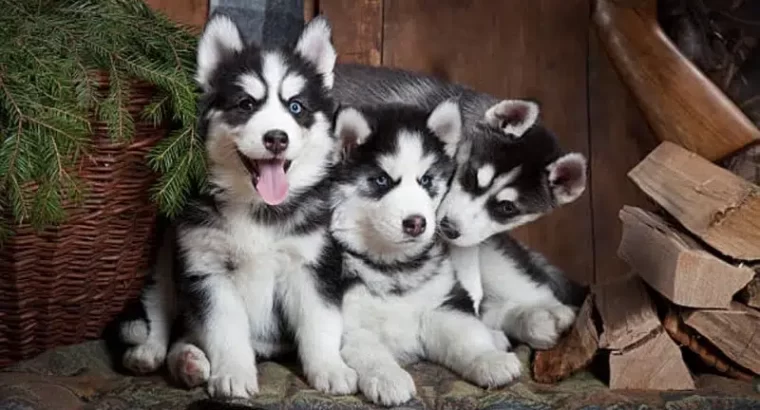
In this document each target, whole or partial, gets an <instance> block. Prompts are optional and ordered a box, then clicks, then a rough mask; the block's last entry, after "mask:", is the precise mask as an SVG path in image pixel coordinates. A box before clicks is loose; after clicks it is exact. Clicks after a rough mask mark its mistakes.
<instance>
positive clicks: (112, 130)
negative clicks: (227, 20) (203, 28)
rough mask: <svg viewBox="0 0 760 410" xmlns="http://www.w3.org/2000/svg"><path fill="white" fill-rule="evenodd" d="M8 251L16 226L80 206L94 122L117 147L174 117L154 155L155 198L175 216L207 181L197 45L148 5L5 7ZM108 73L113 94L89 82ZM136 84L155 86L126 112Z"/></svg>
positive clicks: (47, 0) (2, 54)
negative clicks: (144, 123) (147, 98)
mask: <svg viewBox="0 0 760 410" xmlns="http://www.w3.org/2000/svg"><path fill="white" fill-rule="evenodd" d="M0 7H2V8H3V10H4V13H2V14H0V38H2V39H3V40H4V41H3V42H0V132H1V133H2V136H3V138H2V140H0V173H2V175H0V192H2V193H3V195H2V196H1V198H0V212H2V213H1V215H3V218H0V243H2V240H3V238H6V237H7V236H6V235H4V234H3V232H5V230H4V229H5V227H9V226H11V225H9V224H8V222H9V221H8V220H6V218H5V217H6V216H8V215H9V214H10V216H11V218H12V220H13V223H14V224H15V223H23V222H28V223H31V224H32V225H34V226H37V227H42V226H44V225H45V224H49V223H57V222H60V221H61V220H63V218H64V217H65V213H64V211H63V201H64V198H81V195H82V192H84V189H83V185H82V181H80V180H79V179H78V177H77V176H76V175H74V174H72V173H71V170H73V169H75V166H76V164H77V161H78V160H79V159H80V158H81V155H82V154H83V153H86V152H88V151H89V150H90V149H91V148H92V139H91V133H92V129H91V125H90V122H91V121H92V120H99V121H103V122H104V123H106V124H107V127H108V132H109V136H110V137H111V138H113V139H114V141H127V140H129V139H130V138H131V137H132V136H133V135H134V127H135V124H134V121H135V120H136V119H138V118H141V119H144V120H148V121H151V122H152V123H153V124H155V125H161V124H166V121H167V120H169V119H171V120H172V121H173V125H174V126H175V127H176V131H175V132H173V133H172V134H171V135H170V136H168V137H167V139H166V140H164V141H161V142H160V143H159V144H158V145H157V146H156V147H155V149H154V150H153V151H152V152H151V155H150V159H149V166H150V167H151V168H152V169H154V170H156V171H159V172H160V174H161V175H160V179H159V182H158V184H157V185H156V187H155V189H154V190H153V197H154V199H155V200H156V201H157V202H158V204H159V207H160V209H161V210H162V211H163V212H165V213H167V214H169V215H175V214H176V213H177V212H178V211H179V210H181V208H182V207H183V206H184V203H185V202H186V200H187V197H188V195H189V192H190V191H191V188H192V187H193V186H196V185H198V184H203V183H204V180H205V172H206V171H205V158H204V150H203V143H202V142H201V141H200V139H199V138H197V136H196V134H195V129H194V126H195V115H196V95H195V84H194V80H193V73H192V70H193V66H194V59H195V46H196V42H197V39H196V38H195V36H194V35H192V34H190V33H189V32H188V31H186V30H183V29H182V28H180V27H178V26H177V25H175V24H174V23H172V22H171V21H169V20H168V19H167V18H166V17H165V16H163V15H160V14H158V13H155V12H154V11H153V10H151V9H150V8H149V7H148V6H147V5H146V4H145V3H144V2H143V1H142V0H37V1H16V0H0ZM95 71H105V72H106V73H108V76H109V77H108V78H109V87H108V89H107V91H105V90H104V87H102V86H101V85H100V84H98V83H97V82H96V81H95V79H94V77H93V75H92V73H93V72H95ZM132 80H142V81H147V82H148V83H150V84H152V85H154V86H155V88H156V94H155V95H154V97H153V99H152V101H151V103H150V104H148V106H147V107H146V108H145V109H144V110H143V111H142V112H141V113H137V114H138V116H134V113H131V112H130V111H129V103H130V84H131V81H132Z"/></svg>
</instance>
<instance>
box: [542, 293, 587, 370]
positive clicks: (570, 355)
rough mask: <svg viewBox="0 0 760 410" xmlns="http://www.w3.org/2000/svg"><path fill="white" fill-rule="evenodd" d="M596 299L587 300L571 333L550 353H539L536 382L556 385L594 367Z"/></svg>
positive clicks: (548, 351)
mask: <svg viewBox="0 0 760 410" xmlns="http://www.w3.org/2000/svg"><path fill="white" fill-rule="evenodd" d="M593 313H594V298H593V296H592V295H591V294H589V295H588V296H586V300H585V301H584V302H583V305H582V306H581V309H580V311H578V316H577V317H576V319H575V324H574V325H573V327H572V329H570V332H569V333H568V334H567V335H566V336H564V337H563V338H562V339H561V340H560V341H559V343H558V344H557V345H556V346H555V347H554V348H552V349H549V350H538V351H536V355H535V357H534V358H533V379H534V380H536V381H537V382H539V383H556V382H559V381H560V380H563V379H565V378H567V377H569V376H570V375H572V374H573V373H575V372H576V371H578V370H581V369H584V368H585V367H586V366H588V364H589V363H591V360H592V359H593V358H594V354H596V352H597V350H599V334H598V332H597V330H596V324H595V323H594V317H593V316H594V315H593Z"/></svg>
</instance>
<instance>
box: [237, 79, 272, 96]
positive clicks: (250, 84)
mask: <svg viewBox="0 0 760 410" xmlns="http://www.w3.org/2000/svg"><path fill="white" fill-rule="evenodd" d="M239 84H240V87H241V88H243V91H245V92H246V94H248V95H250V96H251V97H253V99H254V100H256V101H261V100H262V99H264V97H265V96H266V93H267V88H266V86H265V85H264V83H262V82H261V80H260V79H259V77H258V76H256V75H255V74H243V75H241V76H240V80H239Z"/></svg>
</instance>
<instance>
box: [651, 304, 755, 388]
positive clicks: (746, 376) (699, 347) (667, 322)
mask: <svg viewBox="0 0 760 410" xmlns="http://www.w3.org/2000/svg"><path fill="white" fill-rule="evenodd" d="M662 325H663V327H664V328H665V330H666V331H667V332H668V334H669V335H670V337H672V338H673V340H675V341H676V342H678V343H680V344H682V345H684V346H686V347H687V348H688V349H689V350H691V351H692V352H694V354H696V355H697V356H699V358H700V359H702V362H704V363H705V364H706V365H708V366H710V367H712V368H714V369H715V370H717V371H719V372H721V373H723V374H725V375H726V376H728V377H733V378H734V379H739V380H744V381H746V382H751V381H752V379H753V376H752V375H751V374H750V373H747V372H746V371H744V370H742V369H740V368H738V367H736V365H734V364H733V363H731V362H730V361H728V360H726V359H724V358H723V357H721V356H723V354H722V353H720V351H717V349H715V347H713V346H709V345H707V344H706V343H704V342H700V340H699V339H700V338H699V337H697V336H695V335H694V334H693V333H695V332H694V331H693V330H692V331H691V332H690V330H691V329H687V328H686V326H685V325H684V324H683V321H682V320H681V318H680V317H679V316H678V314H677V313H675V312H674V311H673V310H671V311H669V312H668V314H667V315H666V316H665V319H664V320H663V321H662Z"/></svg>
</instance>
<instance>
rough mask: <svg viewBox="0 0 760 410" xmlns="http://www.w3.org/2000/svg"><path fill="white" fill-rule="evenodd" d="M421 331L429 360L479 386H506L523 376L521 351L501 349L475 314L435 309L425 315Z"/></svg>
mask: <svg viewBox="0 0 760 410" xmlns="http://www.w3.org/2000/svg"><path fill="white" fill-rule="evenodd" d="M421 332H422V334H421V336H422V343H423V345H424V346H425V351H426V352H427V354H428V359H429V360H431V361H433V362H436V363H439V364H441V365H443V366H446V367H448V368H449V369H451V370H453V371H454V372H456V373H459V374H460V375H461V376H462V377H464V378H465V379H467V380H469V381H471V382H473V383H475V384H477V385H479V386H482V387H496V386H502V385H505V384H507V383H509V382H511V381H512V380H514V379H516V378H517V377H519V376H520V373H521V367H522V365H521V364H520V360H519V359H518V358H517V355H515V354H514V353H511V352H506V351H503V350H499V349H498V348H497V346H496V344H495V343H494V339H493V335H492V333H491V330H490V329H488V328H487V327H486V326H485V324H483V323H482V322H481V321H480V320H478V318H477V317H475V316H473V315H468V314H465V313H462V312H458V311H453V310H446V309H438V310H434V311H431V312H428V313H427V314H426V315H425V316H424V317H423V319H422V329H421Z"/></svg>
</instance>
